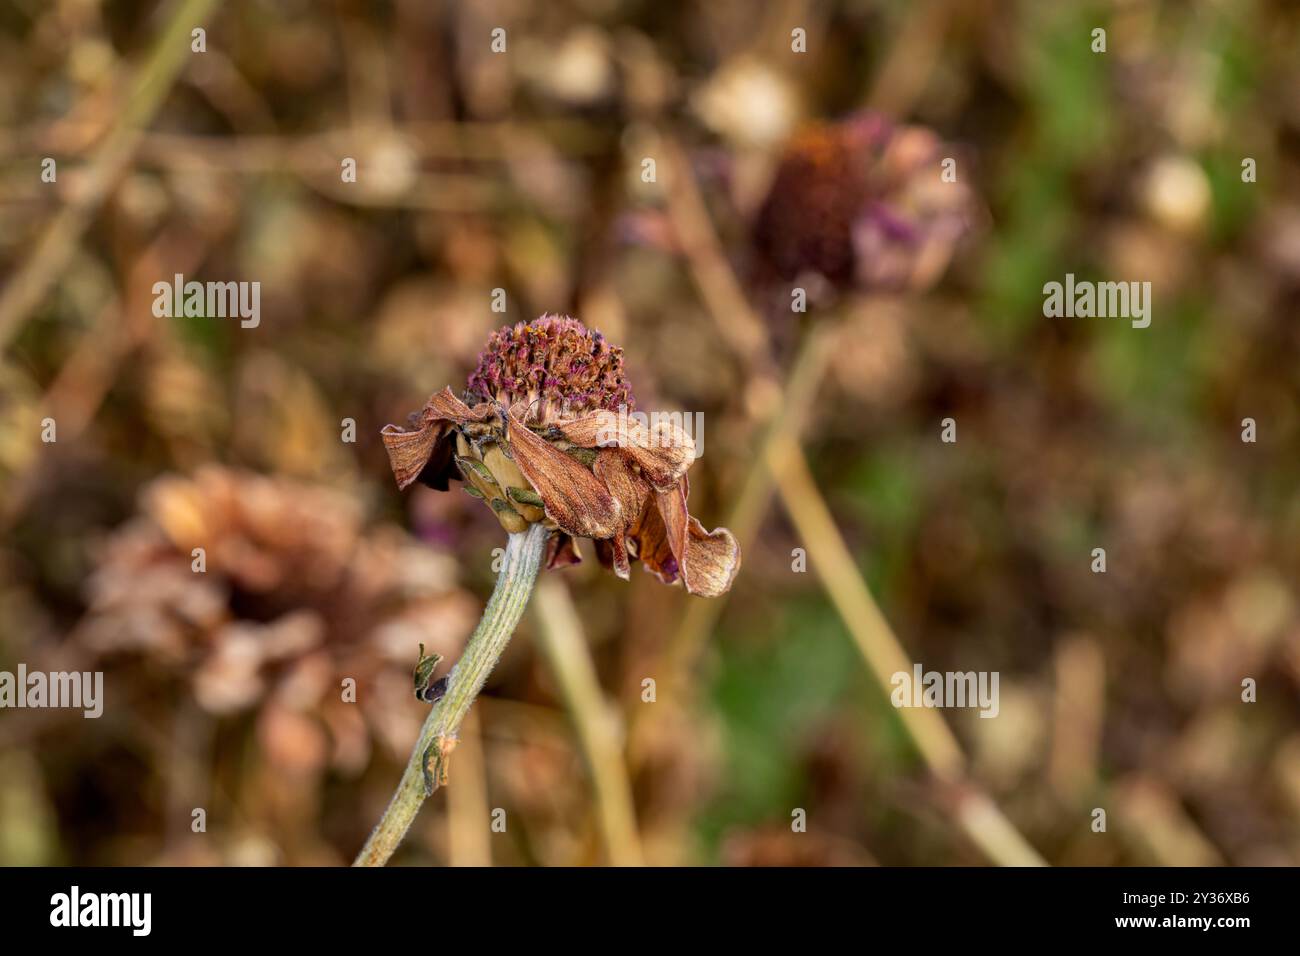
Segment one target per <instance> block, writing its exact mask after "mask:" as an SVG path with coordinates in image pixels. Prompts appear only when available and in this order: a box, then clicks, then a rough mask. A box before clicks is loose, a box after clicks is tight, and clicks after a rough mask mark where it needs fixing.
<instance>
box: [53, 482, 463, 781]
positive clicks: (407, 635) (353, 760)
mask: <svg viewBox="0 0 1300 956" xmlns="http://www.w3.org/2000/svg"><path fill="white" fill-rule="evenodd" d="M362 517H363V516H362V515H361V513H360V511H359V509H358V508H357V507H356V505H355V502H354V501H353V500H352V499H351V498H350V497H349V496H347V495H345V494H342V493H340V492H338V491H335V490H334V489H332V488H329V487H326V486H323V485H318V484H311V483H304V482H295V481H290V480H287V479H283V478H272V477H267V476H264V475H259V474H254V473H251V472H243V471H237V470H234V469H227V468H221V467H213V466H209V467H204V468H201V469H199V470H198V471H197V472H196V473H195V474H194V475H193V476H187V477H182V476H165V477H162V478H159V479H157V480H155V481H154V482H152V483H151V484H150V485H149V486H148V487H147V488H146V489H145V491H144V493H143V494H142V496H141V514H140V515H139V516H138V517H137V518H136V519H135V520H133V521H131V522H129V523H127V524H126V525H124V526H123V527H122V528H120V529H118V530H117V531H115V532H114V533H113V535H112V536H111V537H110V538H109V540H108V541H107V543H106V546H105V547H104V548H103V549H102V552H101V554H100V555H99V557H98V561H97V567H96V569H95V571H94V573H93V574H92V575H91V578H90V594H89V599H90V601H89V603H90V606H89V609H88V611H87V613H86V616H85V618H84V619H83V620H82V621H81V622H80V624H79V625H78V627H77V628H76V630H75V632H74V638H73V639H74V641H75V642H76V643H77V644H78V645H80V646H81V647H84V648H86V649H87V650H89V651H90V652H91V653H92V654H94V655H95V656H96V657H97V658H98V659H100V660H103V661H106V662H107V661H112V663H113V666H115V667H116V666H126V665H127V664H128V658H131V657H136V658H140V659H141V660H142V662H143V663H144V664H145V665H146V666H148V667H149V668H150V669H152V670H155V671H161V672H163V673H170V674H173V675H175V676H176V677H178V678H180V679H181V680H183V681H184V682H185V684H186V685H188V691H187V693H188V694H189V695H192V696H193V698H194V699H195V701H196V702H197V703H198V705H199V707H200V708H202V709H203V710H204V711H206V712H208V713H211V714H214V715H217V716H224V715H231V714H235V713H240V712H246V711H253V712H255V713H256V714H257V724H258V732H259V738H260V740H261V742H262V744H263V747H264V749H266V750H267V752H268V753H271V754H272V755H273V757H274V758H275V762H276V763H277V765H284V763H285V762H286V761H292V763H293V765H294V766H297V767H300V768H304V769H305V768H307V767H308V766H310V768H312V769H319V768H320V767H321V766H323V764H324V763H325V761H326V760H328V761H329V762H330V763H331V764H333V765H334V766H337V767H340V768H343V769H348V770H353V771H355V770H357V769H359V768H360V767H362V766H364V764H365V762H366V760H367V759H368V758H369V753H370V750H371V745H372V743H373V742H375V741H378V742H379V743H381V744H382V745H383V746H384V747H385V748H386V749H387V750H388V751H389V752H391V753H393V754H401V753H403V752H404V751H406V750H407V749H409V747H410V742H411V738H412V736H413V735H414V733H415V730H416V726H415V724H413V723H412V719H413V718H414V717H415V716H416V715H417V714H418V710H415V709H413V708H411V707H409V706H408V704H407V702H408V701H409V700H410V690H409V688H410V686H411V685H410V680H411V677H410V669H409V668H410V654H411V651H412V650H413V649H414V648H415V646H416V645H417V643H419V642H420V641H426V642H428V643H429V645H430V647H432V648H434V651H435V653H434V655H431V656H430V658H429V659H432V657H435V656H437V655H438V654H442V655H444V656H446V655H452V654H455V653H458V652H459V650H460V648H461V646H462V644H463V642H464V640H465V638H466V636H467V635H468V634H469V632H470V630H471V628H472V627H473V623H474V617H475V603H476V602H475V601H474V599H473V597H472V596H471V595H469V594H468V593H467V592H465V591H462V590H460V589H459V588H458V587H457V584H456V564H455V562H454V561H452V560H450V558H448V557H447V556H446V555H445V554H441V553H438V552H436V551H433V550H431V549H429V548H428V547H427V546H424V545H422V544H420V543H419V542H417V541H416V540H415V539H414V538H412V537H411V536H410V535H408V534H406V533H405V532H403V531H401V530H400V529H398V528H394V527H378V528H367V527H366V526H365V524H364V522H363V520H362ZM200 548H201V549H202V552H201V553H202V555H203V557H202V560H203V567H202V573H197V569H196V567H195V564H194V562H195V561H196V560H197V559H196V558H195V551H196V549H200ZM420 646H421V648H423V645H420ZM348 678H350V679H351V680H352V681H354V682H355V688H356V694H355V700H357V701H358V703H357V704H355V705H354V704H352V703H350V702H348V701H345V700H344V699H343V697H342V693H341V688H342V684H341V682H342V681H343V680H344V679H348ZM404 687H405V688H406V689H404ZM295 741H296V743H295ZM299 744H301V746H299Z"/></svg>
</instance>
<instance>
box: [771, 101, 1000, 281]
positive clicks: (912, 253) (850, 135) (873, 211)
mask: <svg viewBox="0 0 1300 956" xmlns="http://www.w3.org/2000/svg"><path fill="white" fill-rule="evenodd" d="M948 156H949V154H948V153H947V151H946V150H945V149H944V144H943V142H942V141H941V140H940V139H939V138H938V137H937V136H936V135H935V134H934V133H933V132H931V131H930V130H928V129H925V128H924V127H920V126H896V125H894V124H893V123H891V122H889V121H888V120H887V119H885V118H884V117H882V116H880V115H879V114H875V113H861V114H858V115H856V116H854V117H852V118H850V119H848V120H845V121H843V122H840V123H835V124H819V125H814V126H810V127H808V128H806V129H804V130H802V131H801V132H799V133H798V134H796V135H795V136H794V137H793V138H792V139H791V140H790V142H789V143H788V145H787V146H786V149H785V151H784V153H783V154H782V156H781V158H780V161H779V163H778V166H777V170H776V174H775V176H774V178H773V181H772V185H771V187H770V188H769V190H768V193H767V197H766V198H765V199H764V201H763V203H762V205H761V207H760V208H759V212H758V215H757V218H756V220H755V223H754V243H755V246H756V248H757V251H758V253H759V256H760V258H761V261H762V263H763V265H764V267H765V268H766V269H767V271H768V272H770V273H772V274H775V275H776V276H779V277H780V278H781V279H784V280H792V279H795V278H797V277H798V276H800V275H801V274H804V273H815V274H819V275H821V276H824V277H825V278H826V279H828V280H829V281H830V282H831V283H832V284H834V285H836V286H841V287H844V286H850V285H857V286H861V287H864V288H869V289H908V288H912V289H915V288H924V287H926V286H928V285H931V284H932V283H933V282H934V281H935V280H937V279H938V277H939V276H940V275H941V274H942V272H943V270H944V269H945V268H946V267H947V264H948V261H949V259H950V258H951V255H952V251H953V248H954V246H955V244H956V242H957V240H958V239H959V238H960V237H961V235H962V234H963V233H964V232H966V230H967V229H968V228H969V225H970V222H971V220H972V219H973V217H974V206H975V203H974V200H973V196H972V193H971V191H970V190H969V188H968V187H967V186H966V184H965V181H964V180H963V179H961V178H960V177H955V178H953V177H945V176H944V167H943V165H942V164H943V161H944V160H945V159H946V158H948Z"/></svg>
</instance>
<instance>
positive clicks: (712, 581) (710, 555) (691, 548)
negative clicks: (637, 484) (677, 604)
mask: <svg viewBox="0 0 1300 956" xmlns="http://www.w3.org/2000/svg"><path fill="white" fill-rule="evenodd" d="M655 502H656V504H657V505H658V509H659V514H660V517H661V518H662V520H663V525H664V529H665V530H664V536H665V538H666V540H667V542H668V546H669V547H670V548H671V549H672V553H673V556H674V557H675V558H676V559H677V562H678V564H679V565H680V571H681V576H682V583H683V584H685V585H686V590H687V591H689V592H690V593H692V594H699V595H701V596H703V597H717V596H718V595H719V594H722V593H724V592H725V591H727V590H728V589H729V588H730V587H731V582H732V581H734V580H735V577H736V572H737V571H739V570H740V546H739V545H738V544H737V543H736V538H735V536H734V535H733V534H732V533H731V532H730V531H728V530H727V529H726V528H718V529H717V530H716V531H711V532H710V531H705V530H704V526H703V525H701V524H700V523H699V521H697V520H696V519H695V518H692V517H691V516H690V514H689V513H688V512H687V510H686V482H685V481H683V482H682V483H681V484H680V485H678V486H677V487H676V488H674V489H673V490H672V491H661V492H657V493H656V494H655Z"/></svg>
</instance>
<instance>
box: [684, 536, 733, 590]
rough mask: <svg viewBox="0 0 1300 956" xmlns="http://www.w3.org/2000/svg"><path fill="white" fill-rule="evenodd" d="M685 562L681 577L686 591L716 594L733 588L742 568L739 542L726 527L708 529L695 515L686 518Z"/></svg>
mask: <svg viewBox="0 0 1300 956" xmlns="http://www.w3.org/2000/svg"><path fill="white" fill-rule="evenodd" d="M686 530H687V539H686V563H685V567H684V571H683V574H682V579H683V580H684V581H685V582H686V590H688V591H690V592H691V593H692V594H698V595H700V596H701V597H717V596H718V595H719V594H723V593H725V592H727V591H729V590H731V582H732V581H734V580H736V573H737V572H738V571H739V570H740V545H739V543H737V541H736V536H735V535H733V534H732V533H731V532H730V531H728V530H727V529H726V528H715V529H714V530H713V531H705V530H704V525H702V524H700V523H699V521H697V520H696V519H695V518H690V519H688V520H687V528H686Z"/></svg>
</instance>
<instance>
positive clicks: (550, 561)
mask: <svg viewBox="0 0 1300 956" xmlns="http://www.w3.org/2000/svg"><path fill="white" fill-rule="evenodd" d="M581 563H582V555H580V554H578V547H577V544H576V543H575V542H574V540H573V537H572V535H568V534H565V533H564V532H563V531H556V532H554V533H552V535H551V536H550V537H549V538H547V539H546V570H548V571H554V570H555V569H556V568H567V567H569V566H570V565H573V564H581Z"/></svg>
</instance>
